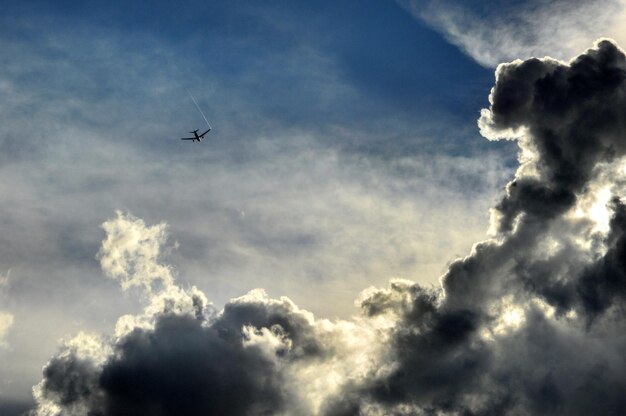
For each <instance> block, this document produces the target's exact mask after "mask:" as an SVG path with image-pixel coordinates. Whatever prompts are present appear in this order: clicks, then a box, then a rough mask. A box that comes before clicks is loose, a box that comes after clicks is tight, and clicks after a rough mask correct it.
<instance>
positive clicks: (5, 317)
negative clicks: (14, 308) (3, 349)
mask: <svg viewBox="0 0 626 416" xmlns="http://www.w3.org/2000/svg"><path fill="white" fill-rule="evenodd" d="M13 321H14V318H13V315H12V314H10V313H8V312H3V311H0V346H6V344H5V341H4V338H5V337H6V335H7V333H8V332H9V330H10V329H11V327H12V326H13Z"/></svg>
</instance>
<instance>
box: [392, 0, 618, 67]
mask: <svg viewBox="0 0 626 416" xmlns="http://www.w3.org/2000/svg"><path fill="white" fill-rule="evenodd" d="M398 3H399V4H401V5H402V6H403V7H404V8H405V9H407V10H408V11H409V12H410V13H411V14H413V15H414V16H415V17H416V18H418V19H420V20H421V21H424V22H426V23H427V24H429V25H430V26H432V27H434V28H435V29H436V30H438V31H440V32H442V33H443V34H444V36H446V38H447V39H448V40H449V41H450V42H452V43H454V44H455V45H457V46H458V47H460V48H461V49H462V50H463V51H464V52H465V53H467V54H468V55H470V56H471V57H473V58H474V59H475V60H476V61H478V62H479V63H480V64H482V65H485V66H489V67H495V66H496V65H498V64H499V63H501V62H508V61H512V60H514V59H527V58H530V57H544V56H551V57H553V58H557V59H561V60H567V59H569V58H570V57H571V56H574V55H575V54H576V53H578V52H579V51H581V50H583V49H585V48H586V47H588V45H589V43H590V42H592V41H593V40H595V39H597V38H599V37H610V38H614V39H616V40H617V41H618V42H621V43H623V42H626V31H625V29H624V25H623V22H624V19H625V18H626V3H625V2H624V1H623V0H610V1H541V0H530V1H522V2H515V1H511V2H507V1H505V2H491V1H487V2H459V1H454V0H446V1H419V0H398Z"/></svg>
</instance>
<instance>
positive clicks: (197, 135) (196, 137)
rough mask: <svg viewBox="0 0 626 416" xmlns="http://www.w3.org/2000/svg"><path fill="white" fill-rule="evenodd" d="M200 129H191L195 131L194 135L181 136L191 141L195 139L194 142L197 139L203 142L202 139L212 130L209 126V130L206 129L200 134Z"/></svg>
mask: <svg viewBox="0 0 626 416" xmlns="http://www.w3.org/2000/svg"><path fill="white" fill-rule="evenodd" d="M198 130H199V129H196V130H194V131H190V132H189V133H193V136H194V137H183V138H181V140H191V141H194V142H195V141H198V142H201V141H202V139H204V135H205V134H207V133H208V132H210V131H211V128H210V127H209V129H208V130H207V131H205V132H204V133H202V134H198Z"/></svg>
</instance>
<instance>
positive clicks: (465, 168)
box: [0, 5, 511, 399]
mask: <svg viewBox="0 0 626 416" xmlns="http://www.w3.org/2000/svg"><path fill="white" fill-rule="evenodd" d="M388 6H389V5H388ZM392 6H393V5H391V6H389V8H390V9H393V7H392ZM255 8H256V7H255ZM400 13H401V12H400ZM281 19H282V18H281ZM77 20H81V19H77ZM77 20H71V19H69V20H68V16H66V14H65V13H64V15H63V17H57V18H55V17H53V16H50V15H47V14H46V13H45V12H44V13H43V15H42V16H39V15H38V16H37V18H36V19H35V20H34V23H33V21H32V20H29V19H28V18H26V17H24V18H22V19H13V18H6V19H4V20H3V22H4V26H3V28H4V29H3V30H4V33H5V34H6V36H4V37H3V38H2V40H1V41H0V43H2V46H3V48H4V50H5V51H6V54H7V56H10V57H11V58H10V59H9V60H8V61H7V62H6V65H4V66H3V67H2V71H0V72H1V73H0V88H2V91H3V93H4V95H3V96H4V97H5V99H6V100H5V103H6V106H5V107H4V109H3V112H2V114H1V116H0V117H3V118H2V120H3V125H4V126H5V128H4V129H3V131H2V134H1V135H0V147H1V148H2V149H3V151H2V152H0V171H2V175H3V178H5V180H4V181H3V182H2V183H0V192H1V193H2V195H4V198H5V203H4V204H3V205H2V206H1V207H0V211H1V212H0V216H1V217H2V218H4V219H5V225H6V227H7V228H6V229H5V232H4V233H2V235H0V246H1V247H2V250H1V251H0V266H2V267H3V268H6V267H8V266H9V265H10V266H11V267H12V270H13V272H12V273H13V276H12V277H15V279H14V281H13V282H14V285H13V286H12V288H11V296H10V297H7V303H6V306H5V304H4V303H3V302H2V300H4V299H2V300H0V303H2V306H1V307H0V308H1V309H6V310H10V311H11V313H12V314H14V316H15V320H16V324H15V325H16V326H19V331H11V332H10V334H9V336H10V337H11V339H10V342H11V346H12V348H11V349H8V350H6V351H5V353H4V355H3V357H2V359H0V373H2V374H4V375H5V377H4V378H5V379H6V380H12V382H11V383H7V384H6V385H5V386H4V387H3V392H4V393H5V394H7V395H9V396H10V397H11V398H18V399H20V398H23V399H26V398H27V397H26V395H29V394H30V387H31V386H32V384H34V383H36V381H37V380H38V379H39V377H40V367H41V363H42V362H45V360H47V359H48V357H50V356H51V354H52V353H53V352H54V351H55V349H56V346H57V343H58V339H59V337H61V336H64V337H67V336H68V334H74V333H76V332H78V331H80V330H86V331H96V332H102V333H118V332H119V333H124V332H125V331H127V330H129V328H133V327H134V326H135V325H148V323H146V321H145V320H141V322H138V321H137V319H135V318H134V317H135V316H136V315H138V314H139V315H141V316H143V315H142V314H141V313H140V312H139V311H140V310H141V309H142V307H143V304H142V303H141V297H136V296H134V295H133V294H137V293H141V292H142V291H144V290H145V289H146V288H147V285H148V284H149V285H151V286H152V291H153V292H154V291H157V292H158V290H157V289H158V287H159V286H162V285H163V284H164V279H165V280H168V279H169V277H167V273H170V274H171V276H174V277H175V276H180V281H181V282H182V283H183V284H184V285H196V286H197V288H198V289H199V291H202V292H204V293H206V294H207V295H206V296H207V297H208V298H210V300H211V301H212V302H214V303H215V304H216V305H219V306H220V307H222V306H223V305H224V304H225V303H227V302H228V301H229V299H231V298H234V297H237V296H240V295H241V294H242V293H245V292H247V291H249V290H251V289H253V288H256V287H262V288H264V289H265V290H266V291H267V293H269V294H271V295H272V296H277V295H282V294H286V295H288V296H289V297H290V298H291V299H292V300H293V301H294V302H295V303H296V304H298V305H299V306H300V307H302V308H306V309H308V310H310V311H312V312H314V313H315V314H316V315H318V316H326V317H336V316H339V317H344V318H345V317H349V316H350V314H352V313H353V312H354V307H353V304H352V301H353V298H354V296H355V294H356V293H358V292H359V290H360V289H362V288H363V287H366V286H369V285H372V284H374V285H384V284H385V283H386V282H387V280H388V279H389V278H405V279H413V280H417V281H420V282H425V283H426V284H428V283H433V284H436V282H437V277H438V276H439V275H440V274H441V273H442V272H443V271H445V268H446V262H448V261H449V260H450V258H451V256H456V255H460V254H463V253H465V252H466V251H467V250H468V249H469V248H470V247H471V244H472V243H473V242H474V241H476V240H477V239H480V238H484V235H485V224H486V223H487V221H488V216H487V215H486V211H487V208H488V207H489V206H490V204H491V201H492V199H493V197H494V195H495V194H496V192H497V189H498V188H499V187H500V184H501V183H502V182H503V181H504V180H505V178H507V177H508V176H509V175H510V174H511V169H510V168H509V167H507V161H506V160H502V159H501V158H500V157H499V154H498V152H497V151H493V152H491V151H487V152H481V153H480V154H476V153H474V154H467V153H465V149H463V151H462V152H460V154H454V155H447V154H443V153H435V154H432V153H426V154H424V152H426V151H427V150H428V149H441V147H440V146H441V145H442V143H444V148H445V149H447V150H449V147H445V146H446V144H450V146H452V145H453V144H451V143H452V142H453V141H455V140H457V138H458V134H463V133H459V131H461V130H462V129H450V133H446V134H443V133H442V134H440V133H439V131H440V130H442V128H441V127H440V126H439V125H440V124H447V123H446V122H444V121H441V119H440V118H439V117H432V116H424V117H427V118H428V119H429V121H428V122H424V121H423V120H421V119H420V120H418V119H415V118H413V117H409V116H406V115H404V116H401V115H399V114H400V113H399V112H397V111H396V110H395V109H394V108H395V107H388V105H387V104H384V103H383V104H381V103H380V102H379V101H378V100H371V99H365V98H367V97H370V98H371V96H370V95H368V94H367V93H366V92H365V91H361V92H359V91H357V90H355V88H354V87H351V86H350V85H351V83H350V80H351V78H350V77H347V78H346V75H345V73H344V72H343V71H342V70H341V67H340V65H339V66H338V62H337V61H336V58H335V57H334V56H333V55H332V54H331V55H328V54H327V53H323V52H324V51H320V50H315V51H310V50H309V51H308V53H305V54H302V53H301V52H302V51H301V50H300V49H299V48H296V49H295V50H292V49H291V48H289V49H287V50H285V49H283V48H279V50H278V51H276V54H274V53H272V54H270V55H271V56H266V55H265V53H262V52H261V55H260V56H258V62H257V64H255V65H252V66H248V65H244V66H243V67H241V68H242V70H243V72H245V74H236V76H235V75H234V74H232V71H231V68H232V67H233V65H234V66H237V64H236V62H239V60H240V59H241V56H243V55H241V54H239V53H237V52H236V51H237V50H241V49H237V48H240V47H241V46H240V45H241V44H240V43H239V40H237V41H235V40H233V41H231V44H232V43H237V44H238V45H239V46H237V47H233V48H231V47H229V46H228V45H226V46H225V44H224V43H223V41H222V39H220V38H216V37H213V36H210V37H205V36H203V37H202V41H203V42H202V47H203V48H205V47H206V48H211V47H215V48H218V49H219V50H220V51H224V52H225V53H227V54H228V55H229V56H231V54H232V58H233V61H232V63H229V64H228V65H226V66H227V68H223V63H222V66H220V65H218V66H216V62H215V60H214V59H212V58H210V56H213V55H212V54H208V55H207V54H205V53H196V52H197V51H195V50H190V48H182V49H181V47H180V46H181V45H180V44H179V43H178V42H175V44H176V45H175V46H176V47H175V48H174V49H175V50H174V49H171V48H168V45H170V43H168V42H165V43H164V42H163V41H162V39H161V38H158V37H156V38H155V37H154V36H151V35H150V33H146V32H143V31H138V32H137V31H134V30H135V26H134V25H133V31H132V33H128V32H127V31H125V30H124V29H121V28H114V27H110V26H108V25H107V26H106V27H103V26H102V25H101V22H102V19H97V20H98V22H95V21H94V20H91V21H83V20H81V21H82V23H77ZM216 20H217V21H222V19H220V18H218V17H216ZM283 20H284V19H282V20H281V21H283ZM150 21H151V22H152V24H153V23H154V21H153V20H152V19H151V20H150ZM86 22H87V23H86ZM89 22H91V23H89ZM92 23H93V24H92ZM238 24H239V23H238ZM193 27H194V28H195V27H196V26H193ZM198 28H200V29H201V30H203V29H204V28H206V29H207V30H211V32H210V33H213V32H212V30H214V26H212V25H208V26H207V25H201V26H198ZM344 29H345V30H348V31H350V29H349V28H344ZM161 32H162V31H161V30H160V29H159V34H160V33H161ZM229 33H233V34H234V35H235V37H236V38H237V39H239V36H240V34H241V33H240V31H238V30H233V29H232V27H230V26H229ZM18 34H19V35H18ZM21 34H23V35H21ZM244 37H245V39H241V41H242V42H243V44H245V45H248V46H245V48H246V49H250V50H252V49H254V50H256V49H257V48H256V45H260V44H264V43H267V42H264V41H263V40H262V39H261V40H259V39H256V38H255V37H251V38H248V37H246V36H244ZM207 39H212V40H211V41H210V43H211V45H213V46H211V45H207V44H206V42H205V41H208V40H207ZM253 39H256V40H253ZM249 42H253V43H252V44H250V43H249ZM269 43H270V44H272V45H274V43H273V42H269ZM348 43H350V42H348ZM365 43H367V42H365ZM408 43H410V42H408ZM346 47H347V46H346ZM368 48H369V46H368ZM203 50H206V49H203ZM333 50H334V46H333ZM364 50H369V49H364ZM194 51H195V52H194ZM218 55H219V54H218ZM218 55H215V56H218ZM244 55H245V56H246V57H249V55H247V54H244ZM400 55H401V54H400ZM219 56H221V55H219ZM276 56H279V57H280V62H287V63H288V64H287V65H283V66H281V65H278V66H279V67H281V68H282V69H284V70H286V71H287V73H288V74H287V75H284V73H283V72H279V73H277V72H276V71H274V70H268V68H269V69H271V68H276V67H277V65H276V64H275V57H276ZM368 56H369V55H367V54H365V55H364V58H363V59H365V60H368V59H369V58H368ZM246 59H248V58H246ZM178 62H186V63H187V64H186V65H183V66H181V65H177V63H178ZM229 62H231V61H230V60H229ZM374 64H375V63H374ZM220 68H221V69H220ZM259 68H261V72H259V71H258V69H259ZM355 68H361V65H356V66H355ZM268 77H269V78H271V79H272V82H268V81H269V80H268V79H267V78H268ZM374 78H376V77H374ZM392 78H393V77H392ZM394 79H395V78H394ZM242 80H244V81H245V82H242ZM284 80H291V81H289V82H288V85H287V86H285V85H283V84H281V86H280V88H279V87H278V86H277V85H278V84H279V83H282V82H284ZM366 84H368V83H366ZM185 86H187V87H189V88H190V89H191V91H192V92H193V94H194V95H195V97H196V98H197V99H198V101H199V104H200V105H201V106H202V108H203V110H204V111H205V112H206V113H207V116H209V121H212V122H213V118H211V117H215V119H216V120H219V123H218V124H219V125H217V126H216V132H217V131H219V133H218V134H216V135H215V136H213V139H212V141H211V142H210V143H209V142H205V144H206V145H205V144H203V145H202V146H195V147H187V146H181V142H180V141H177V138H178V137H179V133H180V132H181V131H188V129H189V126H193V125H194V124H196V123H197V122H203V120H202V119H201V117H199V114H198V113H197V111H196V110H195V109H194V107H193V103H192V102H191V101H190V100H189V98H188V96H187V95H186V93H185V91H184V87H185ZM259 87H261V90H259ZM292 87H293V88H292ZM299 88H304V89H305V90H306V94H304V95H302V91H300V89H299ZM266 90H267V92H270V94H269V95H268V94H264V92H265V91H266ZM270 90H271V91H270ZM284 90H289V91H290V93H289V94H287V95H285V94H282V93H281V91H284ZM272 94H276V97H279V96H280V97H279V98H280V99H282V98H284V97H287V98H288V100H287V101H283V102H280V99H278V101H277V100H274V99H268V97H272V96H273V95H272ZM217 97H221V98H219V99H217ZM295 97H299V98H298V99H297V100H298V105H296V106H294V105H292V104H293V102H292V101H293V99H295ZM302 97H305V98H302ZM455 101H456V102H459V101H458V100H455ZM461 101H462V100H461ZM146 103H150V105H146ZM303 103H306V104H303ZM315 103H317V104H315ZM328 103H332V105H331V106H328V105H326V104H328ZM355 105H356V106H357V107H360V106H364V107H366V108H364V109H363V111H361V110H358V111H357V113H358V115H356V116H355V115H353V113H352V112H353V111H355V109H356V107H355ZM316 106H317V110H316V111H313V107H316ZM371 106H374V107H372V108H370V107H371ZM379 106H382V107H384V108H382V107H379ZM286 107H289V109H290V114H292V115H293V114H294V112H295V114H296V116H297V117H296V118H295V119H294V118H293V117H292V115H290V114H285V112H284V111H283V110H284V109H285V108H286ZM418 107H419V106H418ZM420 108H421V107H420ZM420 111H421V110H420ZM372 112H373V113H374V114H373V116H372V117H369V116H367V117H362V115H363V114H370V113H372ZM348 113H349V114H348ZM390 113H393V114H391V115H389V114H390ZM396 113H398V115H396ZM331 116H332V117H331ZM198 119H199V120H198ZM302 119H304V120H302ZM364 120H365V121H364ZM32 123H35V124H36V125H37V126H38V127H39V130H38V133H37V134H34V135H32V136H31V137H30V140H26V141H20V140H18V139H17V138H20V137H23V134H24V126H25V125H30V124H32ZM431 123H432V124H431ZM433 124H434V125H435V126H433ZM296 125H297V126H298V127H297V128H296V127H295V126H296ZM437 126H439V127H437ZM433 129H434V130H433ZM470 135H473V136H478V134H477V133H476V132H474V133H473V134H468V136H470ZM468 140H469V137H468ZM18 143H19V144H18ZM509 145H510V144H509ZM455 146H458V145H455ZM458 147H461V146H458ZM455 148H456V147H455ZM44 196H45V201H44V200H43V199H42V198H43V197H44ZM450 201H454V202H450ZM117 209H123V210H128V211H131V212H133V213H135V214H136V215H138V216H139V217H141V218H142V220H143V221H145V223H146V224H149V225H150V227H157V228H158V227H159V224H160V223H161V221H162V220H164V219H166V220H167V223H168V226H169V230H170V232H171V234H172V235H173V236H175V237H176V239H177V240H178V241H180V243H181V246H180V249H179V250H173V251H172V253H171V255H169V256H168V255H166V256H164V258H163V259H162V260H161V262H159V263H158V264H157V265H155V270H154V273H153V274H152V275H151V276H150V277H146V278H145V279H144V280H141V281H140V280H138V277H137V275H136V274H133V273H134V272H133V271H132V270H130V269H129V271H128V275H115V276H113V275H109V276H111V277H113V278H111V279H101V278H100V275H101V273H100V270H99V269H100V267H99V266H100V265H99V261H98V260H97V259H94V255H95V254H96V253H97V252H98V250H99V245H100V241H101V240H102V235H103V233H104V231H103V230H102V229H100V228H98V227H94V224H100V223H101V222H102V219H103V218H107V217H108V216H110V215H111V212H114V211H115V210H117ZM135 220H136V219H135ZM133 221H134V220H132V219H128V223H127V224H125V226H126V227H127V229H126V231H124V233H126V232H131V230H133V229H134V230H135V231H133V232H140V231H141V227H138V226H135V225H133V224H134V222H133ZM150 227H147V226H146V228H150ZM144 231H145V232H148V231H147V230H143V231H141V232H144ZM119 232H120V236H122V235H125V236H127V235H128V233H126V234H123V233H122V230H121V229H120V230H119ZM154 232H156V230H154ZM124 238H126V237H124ZM129 238H130V237H129ZM173 245H175V244H174V243H173V242H168V243H166V244H165V245H163V246H161V251H162V252H165V253H164V254H167V250H168V247H170V248H171V246H173ZM124 250H125V249H124V248H120V253H118V255H117V257H116V260H115V261H117V262H123V261H125V260H124V256H126V255H127V254H128V253H126V254H124ZM137 250H148V247H145V246H144V247H142V248H138V249H137ZM153 254H154V253H152V254H150V253H147V252H146V257H149V256H150V255H153ZM111 256H114V255H113V254H112V255H111ZM135 261H137V264H136V265H135V267H141V261H142V260H140V259H136V260H135ZM113 264H114V262H112V263H111V266H113ZM171 265H175V268H174V267H172V266H171ZM168 267H169V268H170V270H169V271H167V270H164V269H163V268H168ZM111 270H112V269H111ZM121 281H126V282H127V284H128V285H129V286H128V293H129V294H124V295H120V293H119V292H120V291H119V287H118V283H120V282H121ZM184 287H185V288H187V286H184ZM173 290H175V289H173ZM317 291H323V292H324V293H325V296H310V293H311V292H317ZM158 293H161V292H158ZM171 295H172V296H173V294H171ZM144 296H149V294H144ZM150 302H152V301H150ZM177 305H179V304H177ZM155 307H156V306H155ZM184 307H185V308H186V309H188V308H189V306H188V305H187V306H184ZM157 309H158V308H157ZM120 314H124V315H125V316H127V317H131V316H132V317H133V319H130V318H129V319H124V320H123V322H121V323H119V324H118V325H115V322H116V321H117V318H118V317H119V315H120ZM42 317H44V318H43V319H44V321H45V325H42V320H41V319H42ZM114 326H116V327H117V328H114Z"/></svg>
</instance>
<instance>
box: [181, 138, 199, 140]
mask: <svg viewBox="0 0 626 416" xmlns="http://www.w3.org/2000/svg"><path fill="white" fill-rule="evenodd" d="M181 140H196V138H195V137H183V138H181Z"/></svg>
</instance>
